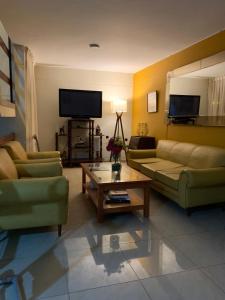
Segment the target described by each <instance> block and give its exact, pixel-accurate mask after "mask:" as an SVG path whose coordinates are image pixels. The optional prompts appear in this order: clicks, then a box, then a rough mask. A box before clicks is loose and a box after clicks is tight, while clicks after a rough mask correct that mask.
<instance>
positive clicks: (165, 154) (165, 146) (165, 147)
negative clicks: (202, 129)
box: [156, 140, 178, 160]
mask: <svg viewBox="0 0 225 300" xmlns="http://www.w3.org/2000/svg"><path fill="white" fill-rule="evenodd" d="M177 143H178V142H176V141H170V140H159V141H158V144H157V151H156V156H157V157H159V158H162V159H168V160H169V158H170V151H171V149H172V148H173V147H174V146H175V145H176V144H177Z"/></svg>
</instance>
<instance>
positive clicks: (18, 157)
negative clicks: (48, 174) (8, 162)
mask: <svg viewBox="0 0 225 300" xmlns="http://www.w3.org/2000/svg"><path fill="white" fill-rule="evenodd" d="M2 147H3V148H5V149H6V150H7V151H8V153H9V155H10V156H11V158H12V159H13V160H14V161H15V163H16V164H19V163H22V164H27V163H28V164H29V163H40V162H46V163H48V162H53V161H58V162H59V161H61V158H60V153H59V152H58V151H47V152H34V153H28V154H27V153H26V151H25V150H24V148H23V146H22V145H21V144H20V143H19V142H18V141H10V142H8V143H7V144H4V145H3V146H2Z"/></svg>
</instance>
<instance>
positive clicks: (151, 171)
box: [140, 159, 182, 179]
mask: <svg viewBox="0 0 225 300" xmlns="http://www.w3.org/2000/svg"><path fill="white" fill-rule="evenodd" d="M177 167H182V165H181V164H178V163H175V162H172V161H169V160H163V159H162V160H161V161H160V162H155V163H151V164H142V165H141V167H140V171H141V172H142V173H144V174H145V175H147V176H149V177H151V178H152V179H154V178H155V172H156V171H161V170H168V169H173V168H177Z"/></svg>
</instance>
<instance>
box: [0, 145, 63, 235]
mask: <svg viewBox="0 0 225 300" xmlns="http://www.w3.org/2000/svg"><path fill="white" fill-rule="evenodd" d="M61 174H62V167H61V164H60V163H59V162H50V163H41V164H24V165H23V164H19V165H15V164H14V162H13V161H12V159H11V158H10V156H9V154H8V153H7V151H6V150H5V149H0V230H8V229H17V228H30V227H39V226H50V225H57V226H58V234H59V235H61V229H62V224H65V223H66V221H67V214H68V190H69V187H68V181H67V179H66V178H65V177H64V176H61Z"/></svg>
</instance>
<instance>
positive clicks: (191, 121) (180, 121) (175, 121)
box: [171, 117, 196, 125]
mask: <svg viewBox="0 0 225 300" xmlns="http://www.w3.org/2000/svg"><path fill="white" fill-rule="evenodd" d="M195 120H196V118H194V117H179V118H171V123H172V124H192V125H193V124H195Z"/></svg>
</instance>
